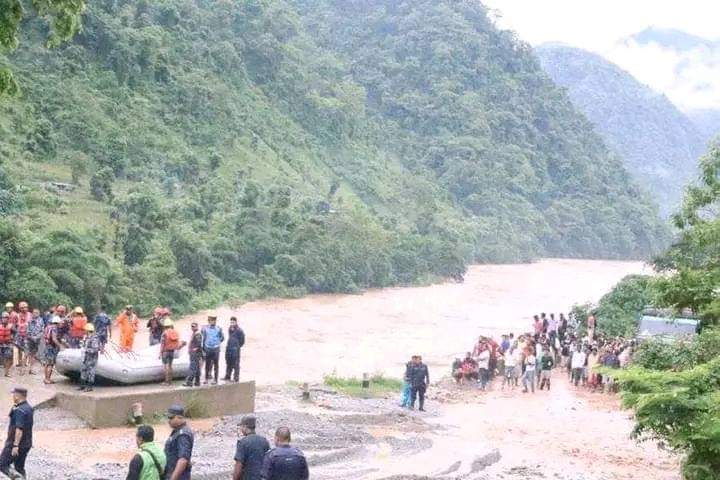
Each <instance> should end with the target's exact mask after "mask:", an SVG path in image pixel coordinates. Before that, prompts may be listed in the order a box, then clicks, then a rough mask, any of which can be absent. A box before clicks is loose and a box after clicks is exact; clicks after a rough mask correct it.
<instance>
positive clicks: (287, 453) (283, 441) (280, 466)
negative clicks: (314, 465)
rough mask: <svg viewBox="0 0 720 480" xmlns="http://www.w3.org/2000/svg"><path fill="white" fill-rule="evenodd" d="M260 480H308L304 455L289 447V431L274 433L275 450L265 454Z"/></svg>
mask: <svg viewBox="0 0 720 480" xmlns="http://www.w3.org/2000/svg"><path fill="white" fill-rule="evenodd" d="M260 478H261V479H262V480H308V478H310V473H309V471H308V464H307V461H306V460H305V455H303V453H302V452H301V451H300V450H298V449H297V448H295V447H291V446H290V429H289V428H287V427H280V428H278V429H277V430H276V431H275V448H273V449H272V450H270V451H269V452H268V453H267V454H265V459H264V460H263V467H262V471H261V473H260Z"/></svg>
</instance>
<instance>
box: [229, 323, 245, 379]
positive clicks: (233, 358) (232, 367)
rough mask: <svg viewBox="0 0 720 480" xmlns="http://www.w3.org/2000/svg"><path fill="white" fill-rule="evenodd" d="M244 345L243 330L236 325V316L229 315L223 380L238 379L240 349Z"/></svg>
mask: <svg viewBox="0 0 720 480" xmlns="http://www.w3.org/2000/svg"><path fill="white" fill-rule="evenodd" d="M243 345H245V332H243V330H242V328H240V327H238V324H237V318H235V317H230V327H228V343H227V347H225V381H226V382H229V381H230V380H232V381H233V382H238V381H239V380H240V349H241V348H242V346H243Z"/></svg>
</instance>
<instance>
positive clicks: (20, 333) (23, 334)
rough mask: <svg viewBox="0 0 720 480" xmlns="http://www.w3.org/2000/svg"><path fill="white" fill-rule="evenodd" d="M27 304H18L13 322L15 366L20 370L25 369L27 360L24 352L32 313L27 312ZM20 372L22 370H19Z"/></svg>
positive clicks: (23, 302)
mask: <svg viewBox="0 0 720 480" xmlns="http://www.w3.org/2000/svg"><path fill="white" fill-rule="evenodd" d="M29 308H30V307H29V305H28V303H27V302H25V301H22V302H20V303H18V314H17V317H16V318H17V319H16V321H15V348H17V359H18V361H17V366H18V367H20V368H21V369H24V368H25V366H26V365H25V364H26V362H27V359H26V358H25V356H24V354H25V350H26V349H27V336H28V327H29V326H30V322H31V321H32V313H31V312H30V310H29ZM21 371H22V370H21Z"/></svg>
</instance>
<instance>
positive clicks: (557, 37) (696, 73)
mask: <svg viewBox="0 0 720 480" xmlns="http://www.w3.org/2000/svg"><path fill="white" fill-rule="evenodd" d="M482 2H483V3H484V4H485V5H486V6H488V7H489V8H490V9H492V10H494V11H495V12H497V15H498V17H497V24H498V26H500V27H501V28H507V29H511V30H514V31H516V32H517V33H518V36H519V37H520V38H521V39H523V40H525V41H527V42H529V43H530V44H532V45H538V44H541V43H544V42H561V43H564V44H567V45H571V46H574V47H579V48H583V49H587V50H591V51H593V52H596V53H599V54H601V55H603V56H604V57H606V58H607V59H609V60H610V61H612V62H614V63H616V64H618V65H619V66H620V67H622V68H624V69H625V70H627V71H629V72H630V73H631V74H633V75H634V76H635V77H636V78H638V80H640V81H641V82H643V83H645V84H647V85H649V86H650V87H652V88H653V89H655V90H657V91H660V92H662V93H665V94H666V95H667V96H668V97H669V98H670V99H671V100H672V101H673V102H675V103H676V104H677V105H678V106H679V107H680V108H682V109H685V110H691V109H698V108H720V41H718V42H717V48H707V47H703V48H700V47H698V48H695V49H691V50H687V51H677V50H674V49H670V48H663V47H661V46H659V45H657V44H654V43H651V44H639V43H637V42H634V41H628V40H627V37H629V36H630V35H632V34H635V33H638V32H640V31H642V30H644V29H645V28H648V27H657V28H670V29H676V30H682V31H684V32H687V33H689V34H692V35H696V36H700V37H704V38H707V39H713V40H720V28H718V25H720V20H719V19H720V1H719V0H675V1H672V0H482Z"/></svg>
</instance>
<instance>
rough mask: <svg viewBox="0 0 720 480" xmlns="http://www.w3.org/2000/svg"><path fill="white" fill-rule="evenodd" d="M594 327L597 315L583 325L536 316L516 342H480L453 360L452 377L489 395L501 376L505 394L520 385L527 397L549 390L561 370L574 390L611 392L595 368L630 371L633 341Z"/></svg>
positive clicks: (504, 338)
mask: <svg viewBox="0 0 720 480" xmlns="http://www.w3.org/2000/svg"><path fill="white" fill-rule="evenodd" d="M596 325H597V319H596V317H595V315H593V314H591V315H589V316H588V317H587V319H585V320H584V323H583V324H581V323H580V322H579V321H578V320H577V319H575V318H573V317H571V316H567V317H566V316H565V315H564V314H560V315H559V317H556V316H555V314H553V313H551V314H550V315H546V314H545V313H542V314H539V315H534V316H533V321H532V325H531V329H529V330H528V331H527V332H525V333H522V334H520V335H518V336H517V338H516V337H515V335H514V334H513V333H508V334H505V335H502V337H501V339H500V341H496V340H495V339H493V338H489V337H484V336H481V337H480V338H479V339H478V342H477V343H476V344H475V346H474V347H473V350H472V351H470V352H467V353H466V354H465V357H464V358H456V359H455V361H454V362H453V364H452V367H451V373H452V376H453V378H454V379H455V381H456V382H457V383H458V384H473V385H478V386H479V388H480V389H482V390H485V389H486V388H487V386H488V384H489V382H490V380H491V379H492V378H493V377H494V376H496V375H501V376H502V383H501V388H502V389H505V388H506V387H507V388H510V389H515V388H518V387H520V385H522V391H523V392H524V393H527V392H532V393H534V392H535V388H536V387H537V388H539V389H540V390H543V389H547V390H550V386H551V382H552V378H553V375H552V372H553V370H554V369H559V370H560V371H563V370H564V371H565V372H566V374H567V378H568V380H569V381H570V382H571V383H572V384H573V385H574V386H576V387H580V386H582V387H587V388H589V389H591V390H592V391H598V390H603V391H606V392H613V391H614V390H615V388H614V383H613V379H612V377H611V376H608V375H603V374H602V373H600V372H599V371H598V370H597V368H596V367H597V366H600V365H601V366H606V367H612V368H619V367H624V366H626V365H627V364H628V363H629V362H630V360H631V359H632V354H633V352H634V350H635V341H634V340H628V339H625V338H620V337H616V338H608V337H606V336H605V335H602V334H597V333H596Z"/></svg>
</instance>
